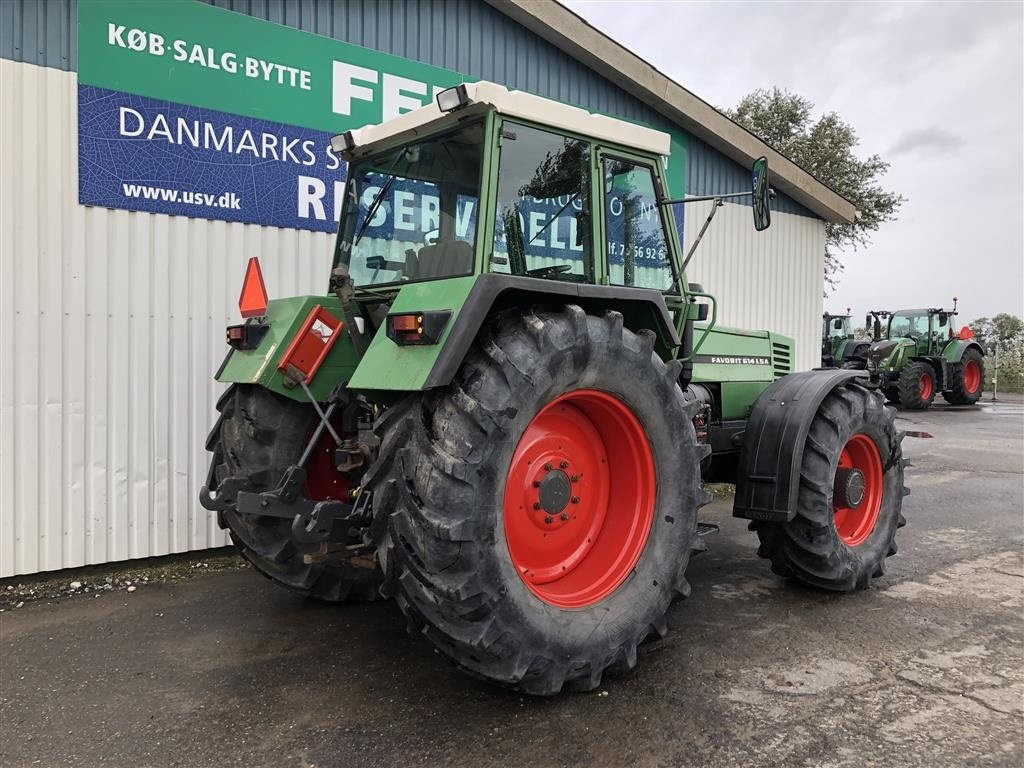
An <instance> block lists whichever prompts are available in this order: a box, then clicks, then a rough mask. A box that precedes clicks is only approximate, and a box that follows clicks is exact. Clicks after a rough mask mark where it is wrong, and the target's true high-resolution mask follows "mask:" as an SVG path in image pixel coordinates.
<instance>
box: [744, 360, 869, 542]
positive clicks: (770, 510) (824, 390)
mask: <svg viewBox="0 0 1024 768" xmlns="http://www.w3.org/2000/svg"><path fill="white" fill-rule="evenodd" d="M855 378H860V379H863V380H864V384H865V385H868V386H870V383H869V379H868V374H867V372H866V371H858V370H850V369H841V368H840V369H835V368H833V369H824V370H814V371H805V372H802V373H793V374H790V375H789V376H784V377H783V378H781V379H779V380H778V381H776V382H774V383H773V384H771V385H770V386H769V387H768V388H767V389H765V391H764V392H762V393H761V395H760V397H758V398H757V401H756V402H755V403H754V407H753V409H752V411H751V414H750V420H749V422H748V423H747V429H746V433H745V435H744V439H743V447H742V449H741V451H740V460H739V469H738V471H737V476H736V497H735V500H734V502H733V510H732V514H733V516H734V517H741V518H745V519H747V520H761V521H767V522H779V523H785V522H789V521H790V520H792V519H793V516H794V515H795V514H796V502H797V493H798V491H799V486H800V465H801V463H802V461H803V453H804V444H805V443H806V442H807V433H808V430H809V429H810V425H811V421H812V420H813V419H814V416H815V414H816V413H817V412H818V406H820V405H821V403H822V402H823V401H824V400H825V398H826V397H827V396H828V394H829V393H830V392H831V391H832V390H834V389H835V388H836V387H838V386H839V385H840V384H842V383H843V382H846V381H849V380H850V379H855Z"/></svg>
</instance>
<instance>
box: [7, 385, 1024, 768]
mask: <svg viewBox="0 0 1024 768" xmlns="http://www.w3.org/2000/svg"><path fill="white" fill-rule="evenodd" d="M899 424H900V427H901V428H903V429H907V430H912V431H914V432H918V433H926V434H930V435H932V436H931V437H917V438H907V440H906V442H905V443H904V446H905V453H906V455H907V456H908V458H909V459H910V460H911V461H912V463H913V466H912V467H910V468H908V471H907V483H908V485H909V486H910V487H911V489H912V494H911V495H910V496H909V497H908V498H907V499H906V500H905V503H904V511H905V513H906V516H907V518H908V521H909V524H908V525H907V527H906V528H904V529H902V531H901V532H900V537H899V539H898V541H899V545H900V551H899V554H898V555H897V556H895V557H893V558H891V559H890V560H889V567H888V573H887V575H886V576H885V577H884V578H882V579H880V580H878V581H876V583H875V586H874V587H873V588H872V589H871V590H869V591H866V592H860V593H856V594H852V595H832V594H826V593H822V592H819V591H815V590H811V589H807V588H803V587H800V586H799V585H796V584H791V583H788V582H786V581H784V580H782V579H779V578H777V577H776V576H774V575H773V574H772V573H771V572H770V570H769V569H768V566H767V563H765V562H764V561H761V560H759V559H758V558H757V557H756V554H755V551H756V537H755V536H754V535H753V534H751V533H748V532H747V530H746V524H745V522H744V521H741V520H734V519H733V518H731V517H730V501H729V500H728V499H723V500H720V501H717V502H715V503H714V504H713V505H711V506H710V507H709V508H705V512H707V514H706V515H705V518H706V519H709V520H710V521H712V522H718V523H720V524H721V525H722V531H721V533H720V534H719V535H718V536H717V537H715V538H714V539H712V540H710V541H709V545H710V549H709V551H708V552H707V553H706V554H703V555H701V556H700V557H698V558H696V559H695V560H694V561H693V564H692V567H691V569H690V572H689V575H690V580H691V582H692V585H693V594H692V596H691V597H690V598H689V599H687V600H685V601H682V602H680V603H678V604H676V605H675V606H673V608H672V609H671V611H670V614H669V624H670V627H671V632H670V634H669V636H668V637H667V638H666V639H665V640H663V641H660V642H657V643H651V644H648V645H646V646H644V647H643V648H642V649H641V653H640V663H639V665H638V667H637V669H636V670H635V671H634V672H633V673H632V674H629V675H627V676H624V677H618V678H606V680H605V682H604V685H603V686H602V689H601V690H600V691H598V692H593V693H586V694H565V695H560V696H557V697H553V698H547V699H533V698H528V697H522V696H519V695H516V694H514V693H509V692H506V691H502V690H498V689H496V688H493V687H490V686H488V685H486V684H483V683H480V682H477V681H474V680H471V679H469V678H468V677H466V676H464V675H462V674H461V673H459V672H457V671H456V670H455V669H453V668H452V667H450V666H449V665H448V664H447V662H445V661H444V660H443V659H442V658H441V657H440V656H438V655H437V654H435V653H434V652H433V651H432V650H431V648H430V646H429V645H428V644H427V643H426V642H425V641H423V640H422V639H419V638H417V637H410V636H409V635H407V634H406V631H405V624H404V621H403V619H402V617H401V616H400V614H399V612H398V610H397V608H396V607H395V606H394V605H393V604H390V603H386V602H381V603H374V604H370V605H324V604H318V603H316V602H313V601H308V600H304V599H301V598H297V597H295V596H292V595H290V594H288V593H286V592H284V591H282V590H280V589H278V588H276V587H275V586H273V585H272V584H270V583H269V582H267V581H266V580H264V579H262V578H260V577H259V576H258V575H256V574H255V573H254V572H253V571H251V570H222V571H217V572H214V573H210V574H206V575H202V576H197V577H195V578H191V579H187V580H184V581H177V582H162V583H152V582H151V583H148V584H145V585H144V586H140V587H138V588H137V589H136V590H135V591H133V592H131V593H129V592H127V591H125V590H123V589H120V590H115V591H107V592H100V593H92V594H79V595H75V596H69V597H60V598H56V599H40V600H32V601H28V602H26V603H25V604H24V605H23V606H22V607H21V608H18V609H12V608H8V609H7V610H5V611H4V612H3V613H0V730H2V738H0V765H2V766H4V767H5V768H7V767H15V766H32V765H41V766H133V767H135V766H190V767H195V766H236V765H237V766H247V767H250V768H251V767H253V766H322V767H326V766H418V765H431V766H433V765H437V766H448V765H452V766H456V765H460V766H461V765H465V766H473V767H474V768H486V767H487V766H516V767H517V768H525V767H527V766H562V765H586V766H609V767H614V768H618V767H620V766H702V767H717V766H723V767H725V766H729V767H730V768H731V767H732V766H746V765H756V766H776V765H777V766H787V767H800V766H807V767H810V766H816V767H818V766H820V767H821V768H825V767H826V766H827V767H828V768H840V767H841V766H850V767H853V766H857V767H858V768H863V767H865V766H887V767H890V766H926V767H927V768H939V767H940V766H982V765H985V766H1021V765H1022V764H1024V741H1022V732H1024V728H1022V726H1024V710H1022V701H1024V620H1022V611H1024V571H1022V543H1024V406H1022V405H1021V404H1019V403H1018V404H997V405H982V406H978V407H974V408H961V409H953V408H947V407H941V406H936V407H935V408H934V409H933V410H931V411H929V412H927V413H925V414H907V413H903V414H901V415H900V421H899ZM68 578H73V576H69V577H68Z"/></svg>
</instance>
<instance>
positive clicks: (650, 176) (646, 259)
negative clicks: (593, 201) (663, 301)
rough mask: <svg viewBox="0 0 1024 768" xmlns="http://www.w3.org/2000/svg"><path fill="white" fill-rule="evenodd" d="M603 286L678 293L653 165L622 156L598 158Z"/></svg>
mask: <svg viewBox="0 0 1024 768" xmlns="http://www.w3.org/2000/svg"><path fill="white" fill-rule="evenodd" d="M597 173H598V178H599V179H600V180H601V199H600V205H601V206H602V216H601V221H602V225H603V226H601V227H600V228H599V231H600V233H601V240H600V242H599V243H598V247H599V248H600V249H601V250H603V252H604V265H603V266H604V270H605V275H604V282H605V283H606V284H608V285H621V286H628V287H635V288H651V289H653V290H656V291H662V292H673V293H676V292H678V291H679V281H678V279H677V276H676V273H675V267H674V265H673V259H672V255H671V254H672V252H671V249H672V248H673V247H677V245H676V240H675V237H674V235H675V232H674V226H673V222H672V221H671V215H672V214H671V211H670V210H669V208H668V206H664V205H659V204H658V194H657V189H658V184H657V181H656V178H655V169H654V166H653V164H652V161H651V160H649V159H644V158H640V157H635V156H630V155H628V154H625V153H621V154H620V153H617V152H610V151H609V152H601V153H599V155H598V168H597Z"/></svg>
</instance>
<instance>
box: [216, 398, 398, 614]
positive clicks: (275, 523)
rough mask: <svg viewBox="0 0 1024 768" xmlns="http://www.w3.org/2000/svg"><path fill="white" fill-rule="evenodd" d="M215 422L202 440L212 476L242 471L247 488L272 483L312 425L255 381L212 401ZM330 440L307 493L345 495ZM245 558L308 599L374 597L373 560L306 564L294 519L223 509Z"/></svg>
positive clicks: (309, 413) (299, 407)
mask: <svg viewBox="0 0 1024 768" xmlns="http://www.w3.org/2000/svg"><path fill="white" fill-rule="evenodd" d="M217 408H218V410H219V411H220V412H221V418H220V421H219V422H218V427H217V429H216V431H215V433H214V435H213V436H212V438H213V440H212V442H211V443H210V444H209V445H208V446H207V447H208V449H209V450H211V451H212V452H213V456H214V458H213V461H214V464H215V469H214V471H215V473H216V478H217V482H218V483H219V482H221V481H223V480H224V479H225V478H228V477H232V476H240V475H247V476H248V477H249V478H250V487H249V490H251V491H256V492H259V491H268V490H271V489H273V488H276V487H277V485H278V483H279V482H280V480H281V478H282V476H283V475H284V472H285V470H286V469H287V468H288V467H289V466H290V465H292V464H294V463H295V462H296V461H297V460H298V458H299V456H300V454H301V453H302V450H303V448H304V447H305V446H306V441H307V440H308V439H309V436H310V435H311V434H312V431H313V429H314V428H315V426H316V418H317V417H316V414H315V413H314V411H313V409H312V408H311V407H310V406H309V405H308V404H305V403H299V402H296V401H294V400H291V399H289V398H286V397H282V396H281V395H278V394H276V393H274V392H271V391H270V390H267V389H264V388H263V387H259V386H255V385H248V384H247V385H241V384H236V385H234V386H232V387H231V389H229V390H228V391H227V392H225V393H224V396H223V397H221V399H220V401H219V402H218V403H217ZM329 441H330V438H329V436H325V441H324V445H322V446H318V447H317V451H316V452H315V454H314V456H313V458H312V459H310V462H309V464H308V465H307V466H306V470H307V473H308V474H307V480H306V489H305V492H306V496H307V497H308V498H311V499H315V500H322V499H326V498H335V499H337V498H342V496H343V494H344V493H345V492H346V491H347V490H348V487H347V483H346V482H345V479H344V477H343V476H341V475H339V474H338V473H337V472H335V470H334V468H333V467H332V466H331V461H330V454H331V452H332V451H331V446H330V445H328V444H327V443H329ZM220 520H221V521H222V525H225V526H226V527H227V528H228V532H229V533H230V535H231V540H232V542H234V544H235V546H236V547H238V549H239V551H240V552H241V554H242V556H243V557H244V558H245V559H246V560H248V561H249V562H250V563H251V564H252V565H253V566H254V567H255V568H256V570H258V571H259V572H260V573H262V574H263V575H264V576H266V577H267V578H268V579H270V580H271V581H273V582H275V583H276V584H279V585H280V586H283V587H285V588H287V589H289V590H291V591H293V592H297V593H299V594H301V595H305V596H307V597H315V598H318V599H320V600H327V601H332V602H337V601H342V600H353V601H368V600H375V599H377V597H378V596H379V588H380V582H381V576H380V572H379V570H378V569H377V568H376V567H375V565H374V564H373V563H372V562H364V563H360V564H356V563H355V562H352V561H349V560H342V561H335V560H330V561H324V562H320V563H313V564H307V563H306V562H305V561H304V553H303V552H302V551H300V550H299V549H298V548H297V546H296V545H295V543H294V541H293V540H292V537H291V521H290V520H284V519H281V518H277V517H265V516H253V515H242V514H239V513H237V512H235V511H233V510H225V511H224V512H223V513H222V516H221V518H220Z"/></svg>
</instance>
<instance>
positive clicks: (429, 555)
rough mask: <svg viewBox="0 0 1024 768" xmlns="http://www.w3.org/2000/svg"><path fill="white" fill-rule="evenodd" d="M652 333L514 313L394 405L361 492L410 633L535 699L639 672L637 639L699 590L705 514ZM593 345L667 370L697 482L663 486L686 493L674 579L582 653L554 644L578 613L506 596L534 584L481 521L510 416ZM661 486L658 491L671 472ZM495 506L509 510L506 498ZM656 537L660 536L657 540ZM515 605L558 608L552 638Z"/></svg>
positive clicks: (688, 425)
mask: <svg viewBox="0 0 1024 768" xmlns="http://www.w3.org/2000/svg"><path fill="white" fill-rule="evenodd" d="M654 342H655V337H654V334H653V333H651V332H650V331H640V332H639V333H633V332H631V331H629V330H627V329H624V328H623V320H622V315H621V314H620V313H618V312H606V313H605V314H604V315H603V316H601V317H597V316H594V315H588V314H586V313H585V312H584V311H583V310H582V309H581V308H580V307H578V306H566V307H562V308H560V309H558V310H540V309H538V310H536V311H519V310H511V311H507V312H505V313H503V314H502V315H499V316H497V317H495V318H492V321H491V322H490V323H488V324H485V326H484V330H483V331H482V332H481V334H480V335H479V336H478V337H477V339H476V340H475V341H474V344H473V347H472V348H471V350H470V352H469V354H468V355H467V358H466V360H465V361H464V363H463V365H462V368H461V369H460V371H459V373H458V375H457V376H456V378H455V380H454V381H453V382H452V383H451V384H450V385H449V386H448V387H446V388H445V389H443V390H439V391H434V392H427V393H424V394H422V395H414V396H411V397H408V398H406V399H405V400H403V401H402V402H401V403H399V404H398V405H397V406H395V407H393V408H392V409H390V411H391V414H390V417H389V418H387V419H381V420H379V422H378V430H377V433H378V436H379V437H380V439H381V454H380V459H379V461H378V463H377V465H376V466H375V467H374V468H373V469H372V470H371V472H370V473H369V474H368V475H367V477H366V478H365V480H364V487H365V488H371V489H372V490H373V491H374V513H375V516H376V520H375V534H376V535H377V536H378V560H379V561H380V563H381V565H382V568H383V570H384V571H385V574H386V583H385V592H386V593H387V594H391V595H393V596H394V597H395V600H396V602H397V604H398V605H399V607H400V609H401V610H402V612H403V613H404V614H405V616H406V618H407V621H408V626H409V628H410V631H411V632H413V633H418V634H422V635H424V636H426V637H427V638H428V639H429V640H430V641H431V642H432V643H433V644H434V646H435V647H436V648H437V649H438V650H439V651H440V652H441V653H442V654H443V655H444V656H446V657H447V658H448V659H449V660H450V661H452V662H453V663H454V664H455V665H456V666H457V667H459V668H460V669H462V670H463V671H465V672H467V673H469V674H470V675H472V676H475V677H478V678H481V679H486V680H489V681H490V682H493V683H498V684H499V685H503V686H505V687H510V688H513V689H515V690H518V691H522V692H525V693H530V694H539V695H550V694H554V693H557V692H558V691H560V690H562V689H563V688H564V689H567V690H577V691H585V690H592V689H594V688H596V687H597V686H598V685H600V684H601V680H602V677H603V675H604V674H605V672H608V671H611V672H622V671H626V670H629V669H631V668H632V667H633V666H634V665H635V664H636V660H637V646H638V645H639V644H640V643H641V642H643V641H644V640H645V639H646V638H648V637H656V638H660V637H662V636H663V635H664V634H665V632H666V631H667V623H666V619H665V613H666V611H667V609H668V607H669V605H670V603H671V602H672V601H673V600H674V599H677V598H680V597H685V596H687V595H688V594H689V593H690V586H689V584H688V583H687V581H686V578H685V575H684V574H685V571H686V566H687V562H688V560H689V558H690V556H691V554H692V553H693V552H694V551H697V550H699V549H700V547H701V541H700V538H699V537H698V536H697V533H696V530H697V526H696V511H697V509H698V507H700V506H702V505H703V504H704V503H706V501H707V498H706V495H705V494H704V491H703V485H702V483H701V481H700V477H699V469H698V466H699V455H700V452H699V447H698V445H697V443H696V438H695V436H694V432H693V429H692V421H691V420H690V417H689V415H688V412H687V411H686V404H685V402H684V401H683V397H682V392H681V391H680V390H679V387H678V375H679V366H678V365H676V364H672V363H669V364H665V363H664V362H662V361H661V359H660V358H658V356H657V355H656V354H655V353H654ZM598 347H601V348H602V349H601V350H597V348H598ZM598 354H607V355H611V356H614V357H616V358H618V359H625V360H627V361H629V362H630V363H631V364H633V365H634V366H635V368H641V369H642V368H643V367H644V366H645V365H646V366H647V367H648V368H649V369H650V370H651V371H652V374H653V375H656V376H658V377H660V381H661V383H660V384H659V385H658V386H659V387H660V389H659V390H658V391H659V392H661V393H663V395H664V397H665V398H667V399H668V400H669V402H668V403H665V404H664V406H663V407H664V410H665V414H666V415H665V417H664V419H665V423H666V424H672V423H675V424H681V425H682V426H683V428H684V429H683V430H682V432H681V434H677V435H675V436H674V440H673V442H674V443H675V444H674V445H673V449H674V450H675V451H676V455H677V456H678V461H679V467H686V466H689V467H690V468H692V472H687V471H684V470H682V469H680V470H679V471H678V473H677V475H678V476H680V477H682V476H686V477H688V478H689V479H688V480H687V479H681V480H675V479H673V480H667V481H664V482H665V483H666V486H668V487H669V489H670V490H671V489H673V488H677V489H678V488H681V489H682V490H683V491H684V493H682V494H680V495H677V496H676V498H675V502H674V506H673V507H672V513H673V515H674V517H672V516H671V515H665V517H666V518H667V519H668V518H671V519H673V520H675V521H676V522H675V524H674V525H671V528H672V533H671V535H672V536H674V537H676V538H675V539H674V540H678V541H681V542H682V544H681V545H680V549H681V550H682V551H680V552H675V551H673V553H672V558H671V560H666V562H670V564H669V565H668V567H667V570H669V571H671V575H670V577H668V578H666V579H665V582H664V583H661V584H658V582H657V581H655V582H654V584H655V586H654V587H653V588H650V587H643V588H644V589H646V590H647V592H645V593H644V594H645V595H646V594H650V595H653V596H651V597H645V598H644V599H643V600H639V601H637V602H638V603H640V604H641V605H639V606H637V607H635V608H634V607H630V611H631V612H632V614H633V615H619V616H616V617H614V618H612V617H608V625H607V626H600V627H599V629H598V631H595V632H594V633H593V640H592V641H590V643H589V644H587V645H586V647H583V648H579V647H577V648H576V651H578V653H576V652H566V651H565V648H566V647H568V645H565V646H560V645H559V643H561V642H562V640H561V636H560V635H559V632H560V629H559V626H558V624H559V623H564V622H573V621H576V620H577V619H573V618H572V615H571V612H565V611H558V610H557V609H553V607H550V606H545V605H543V604H541V603H540V601H539V600H536V605H534V606H532V607H531V606H528V607H527V608H525V609H523V608H522V606H521V604H518V603H515V601H514V600H513V598H512V597H510V596H509V591H510V590H515V589H516V588H517V587H518V588H519V589H520V590H524V589H525V586H524V585H522V584H520V583H518V581H519V580H518V576H516V574H515V572H514V570H509V571H508V572H509V573H511V579H508V578H507V577H506V576H505V575H504V574H505V572H504V571H503V570H502V568H501V567H500V565H495V564H494V563H495V562H496V561H497V560H500V559H501V558H500V555H493V554H492V553H495V552H497V551H498V549H499V548H500V547H502V546H503V545H502V544H500V542H496V533H495V529H496V527H497V525H500V523H496V524H494V525H493V526H492V525H490V524H485V523H484V522H482V520H481V518H482V517H484V516H486V515H490V514H492V513H491V511H490V510H491V507H493V505H494V502H493V499H494V498H500V494H501V493H502V490H501V489H503V488H504V475H505V473H506V471H507V466H502V465H501V462H502V461H507V459H504V460H502V459H497V458H496V456H497V453H498V452H499V451H500V449H496V448H495V446H496V445H498V444H505V445H510V444H511V443H510V442H509V441H511V440H512V435H513V434H517V431H516V429H517V428H516V427H514V425H513V420H514V419H515V417H516V415H517V413H518V412H519V409H520V407H522V406H523V403H524V402H527V399H526V396H524V395H523V393H538V392H543V391H546V390H545V388H546V387H548V386H549V385H551V382H552V380H553V376H554V375H556V374H553V373H552V371H553V370H554V369H556V368H559V367H561V366H574V370H584V371H587V370H590V369H589V368H588V361H590V360H592V359H593V358H594V357H596V355H598ZM635 368H634V369H635ZM638 376H639V374H638ZM587 384H588V382H586V381H583V382H581V383H580V386H587ZM638 386H639V385H638ZM673 392H674V394H673ZM530 396H531V397H532V396H534V395H533V394H531V395H530ZM652 402H653V400H652ZM525 412H526V411H525V409H524V413H525ZM672 420H675V421H674V422H673V421H672ZM665 431H666V432H667V429H666V430H665ZM651 439H652V440H653V438H651ZM652 447H653V445H652ZM658 482H659V490H658V493H659V495H660V494H661V493H662V492H663V488H662V482H663V480H662V479H661V478H659V481H658ZM666 495H668V494H666ZM481 499H491V500H492V501H481ZM663 508H664V503H663V502H661V501H660V500H659V503H658V507H657V508H656V510H655V511H656V516H657V515H658V514H664V512H663V511H661V510H663ZM495 514H498V515H500V502H498V511H497V512H496V513H495ZM487 519H488V520H490V518H489V517H488V518H487ZM498 519H500V517H499V518H498ZM656 524H657V522H656ZM663 525H666V526H669V525H670V524H669V523H664V524H663ZM652 545H654V534H653V531H652V540H651V541H650V542H649V543H648V548H651V547H652ZM668 546H669V545H668V544H663V545H661V547H663V548H667V547H668ZM661 547H659V548H656V550H657V551H661ZM645 557H646V554H645ZM508 568H509V569H511V564H510V563H509V565H508ZM503 579H504V580H503ZM526 602H528V603H529V602H530V601H526ZM519 610H531V611H532V610H536V611H548V612H552V613H560V614H561V615H560V616H558V617H556V619H555V620H553V623H552V626H551V628H550V632H551V634H550V636H547V635H545V634H544V633H543V632H541V631H540V630H538V629H537V627H536V625H535V624H531V623H530V622H529V621H526V620H523V619H522V618H521V615H520V619H519V620H516V619H515V618H513V617H515V616H516V611H519ZM560 649H561V650H560ZM567 654H568V655H567Z"/></svg>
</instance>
